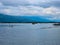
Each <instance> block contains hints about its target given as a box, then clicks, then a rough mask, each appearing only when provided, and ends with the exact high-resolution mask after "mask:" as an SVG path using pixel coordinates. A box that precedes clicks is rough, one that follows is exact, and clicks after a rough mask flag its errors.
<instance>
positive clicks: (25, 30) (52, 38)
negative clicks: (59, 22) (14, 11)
mask: <svg viewBox="0 0 60 45" xmlns="http://www.w3.org/2000/svg"><path fill="white" fill-rule="evenodd" d="M0 45H60V26H53V24H51V23H42V24H35V25H32V24H31V23H20V24H19V23H16V24H15V23H12V24H1V23H0Z"/></svg>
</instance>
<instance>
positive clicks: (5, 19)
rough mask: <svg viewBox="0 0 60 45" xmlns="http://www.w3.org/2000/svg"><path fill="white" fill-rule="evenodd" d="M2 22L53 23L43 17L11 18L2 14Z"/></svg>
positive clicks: (0, 20)
mask: <svg viewBox="0 0 60 45" xmlns="http://www.w3.org/2000/svg"><path fill="white" fill-rule="evenodd" d="M0 22H20V23H24V22H27V23H28V22H52V21H51V20H48V19H46V18H44V17H43V16H10V15H5V14H0Z"/></svg>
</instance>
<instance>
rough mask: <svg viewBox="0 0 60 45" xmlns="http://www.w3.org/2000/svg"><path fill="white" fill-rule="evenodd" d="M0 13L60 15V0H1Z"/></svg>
mask: <svg viewBox="0 0 60 45" xmlns="http://www.w3.org/2000/svg"><path fill="white" fill-rule="evenodd" d="M0 13H3V14H9V15H14V16H20V15H42V16H46V15H54V16H58V17H59V15H60V0H0Z"/></svg>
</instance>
